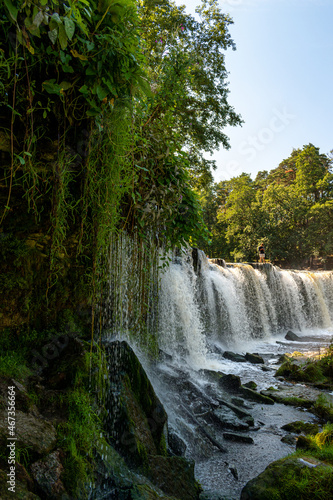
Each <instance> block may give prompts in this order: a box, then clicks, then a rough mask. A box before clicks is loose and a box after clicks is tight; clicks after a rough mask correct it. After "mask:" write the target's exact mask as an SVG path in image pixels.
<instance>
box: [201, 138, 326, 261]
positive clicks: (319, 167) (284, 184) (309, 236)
mask: <svg viewBox="0 0 333 500" xmlns="http://www.w3.org/2000/svg"><path fill="white" fill-rule="evenodd" d="M221 193H223V194H222V196H221ZM208 200H209V201H208ZM202 202H203V205H204V219H205V221H206V224H207V225H208V228H209V230H210V231H211V233H212V240H213V241H212V245H211V247H209V245H207V244H205V243H204V242H203V246H204V247H205V249H206V251H207V252H208V253H209V255H212V256H215V257H223V258H225V259H227V260H229V259H230V260H235V261H237V260H256V257H257V247H258V245H259V243H261V242H263V243H264V245H265V248H266V252H267V254H268V257H269V258H270V259H271V261H275V262H279V263H281V264H286V265H288V264H292V263H297V262H302V261H304V260H305V259H309V258H310V257H311V256H319V257H321V258H322V259H323V260H325V258H326V257H327V256H328V255H331V254H332V253H333V240H332V236H333V222H332V221H333V218H332V216H333V211H332V209H333V172H332V157H330V156H328V155H325V154H322V153H320V151H319V148H317V147H315V146H314V145H313V144H307V145H305V146H303V148H302V149H294V150H293V151H292V153H291V155H290V156H289V157H288V158H286V159H285V160H282V162H281V163H280V164H279V166H278V167H277V168H275V169H273V170H271V171H270V172H267V171H264V172H259V173H258V175H257V177H256V179H255V180H254V181H253V180H252V179H251V177H250V176H249V175H248V174H241V175H240V176H238V177H235V178H233V179H231V180H230V181H223V182H221V183H219V184H215V185H212V186H211V187H210V188H209V189H208V190H207V191H206V192H202ZM208 204H209V206H208Z"/></svg>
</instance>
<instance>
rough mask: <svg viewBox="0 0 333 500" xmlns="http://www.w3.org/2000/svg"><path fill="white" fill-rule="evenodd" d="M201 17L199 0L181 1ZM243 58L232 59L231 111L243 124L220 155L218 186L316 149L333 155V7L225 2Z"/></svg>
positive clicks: (277, 0) (284, 1)
mask: <svg viewBox="0 0 333 500" xmlns="http://www.w3.org/2000/svg"><path fill="white" fill-rule="evenodd" d="M175 2H176V4H178V5H184V4H185V5H186V12H188V13H190V14H194V13H195V7H196V6H197V5H199V4H200V3H201V2H200V0H175ZM219 5H220V7H221V10H222V12H225V13H228V14H230V15H231V17H232V19H233V21H234V24H233V25H230V26H229V32H230V34H231V37H232V38H233V40H234V42H235V43H236V47H237V49H236V51H233V50H232V49H228V50H227V51H226V52H225V57H226V68H227V71H228V72H229V78H228V82H229V85H228V88H229V91H230V93H229V99H228V101H229V104H230V105H231V106H232V107H233V108H234V109H235V111H236V112H237V113H239V114H240V115H241V117H242V119H243V120H244V124H243V125H242V127H228V128H225V129H224V132H225V133H226V135H227V136H228V137H229V140H230V146H231V147H230V149H229V150H225V149H221V150H219V151H216V152H215V153H214V155H213V156H212V157H211V156H210V154H209V153H207V154H206V155H205V156H206V157H207V158H209V159H212V158H213V159H215V160H216V164H217V169H216V170H215V171H214V179H215V181H216V182H220V181H221V180H227V179H230V178H231V177H236V176H238V175H240V174H241V173H243V172H246V173H248V174H250V175H251V178H252V179H255V177H256V175H257V173H258V172H259V171H263V170H267V171H270V170H272V169H273V168H276V167H277V166H278V165H279V163H280V162H281V161H282V160H284V159H286V158H288V157H289V156H290V154H291V152H292V150H293V149H298V148H302V147H303V146H304V145H306V144H309V143H312V144H314V145H315V146H316V147H318V148H320V152H321V153H324V154H328V153H329V152H330V151H331V150H332V149H333V134H332V132H333V126H332V120H333V60H332V59H333V29H332V20H333V0H219Z"/></svg>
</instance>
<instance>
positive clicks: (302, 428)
mask: <svg viewBox="0 0 333 500" xmlns="http://www.w3.org/2000/svg"><path fill="white" fill-rule="evenodd" d="M281 429H283V430H285V431H288V432H293V433H295V434H302V433H303V434H311V435H315V434H317V433H318V432H319V425H318V424H311V423H310V422H302V420H296V421H295V422H290V423H289V424H285V425H283V426H282V427H281Z"/></svg>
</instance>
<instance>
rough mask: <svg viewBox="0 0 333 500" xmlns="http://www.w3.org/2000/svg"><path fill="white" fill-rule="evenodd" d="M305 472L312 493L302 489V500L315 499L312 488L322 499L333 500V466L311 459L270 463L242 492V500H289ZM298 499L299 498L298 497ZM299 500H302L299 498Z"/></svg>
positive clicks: (284, 459)
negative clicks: (293, 486)
mask: <svg viewBox="0 0 333 500" xmlns="http://www.w3.org/2000/svg"><path fill="white" fill-rule="evenodd" d="M304 469H307V471H306V472H307V473H306V477H307V480H308V484H309V491H307V490H306V488H304V489H303V490H302V498H312V497H313V489H312V488H313V485H314V484H316V489H317V490H320V491H321V494H322V498H327V499H328V498H331V493H332V490H331V484H332V483H331V477H332V473H333V467H332V466H331V465H327V464H325V463H323V462H320V461H318V460H316V459H312V458H309V457H304V458H302V457H289V458H288V457H287V458H283V459H281V460H278V461H276V462H273V463H271V464H270V465H269V466H268V467H267V468H266V469H265V470H264V472H262V473H261V474H259V476H257V477H255V478H254V479H252V480H251V481H249V482H248V483H247V484H246V485H245V487H244V488H243V489H242V492H241V496H240V500H254V499H255V500H271V499H272V498H289V495H290V487H291V483H290V482H289V481H293V482H294V483H295V482H296V483H297V481H298V480H299V481H301V480H302V477H304ZM295 498H296V496H295ZM299 498H300V497H299Z"/></svg>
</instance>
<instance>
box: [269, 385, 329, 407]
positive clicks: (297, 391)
mask: <svg viewBox="0 0 333 500" xmlns="http://www.w3.org/2000/svg"><path fill="white" fill-rule="evenodd" d="M261 394H263V395H265V396H268V397H270V398H272V399H274V401H276V402H277V403H283V404H285V405H291V406H300V407H303V408H311V406H313V405H314V403H315V402H316V400H317V398H318V396H319V395H320V394H321V392H320V391H319V390H318V389H315V388H313V387H306V386H304V385H291V386H287V387H286V386H281V385H280V386H279V387H278V390H276V389H267V390H263V391H261Z"/></svg>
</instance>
